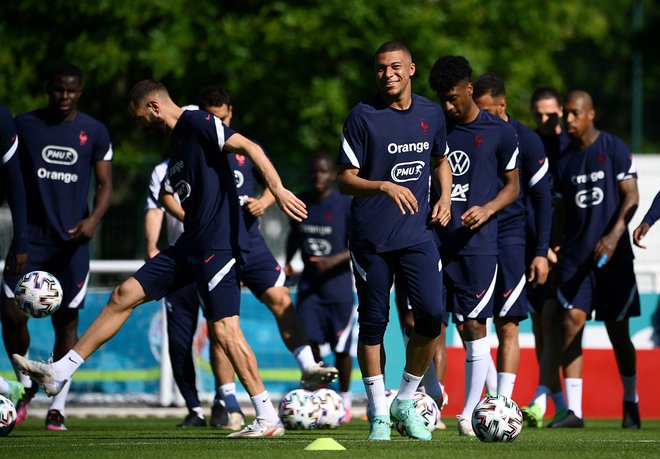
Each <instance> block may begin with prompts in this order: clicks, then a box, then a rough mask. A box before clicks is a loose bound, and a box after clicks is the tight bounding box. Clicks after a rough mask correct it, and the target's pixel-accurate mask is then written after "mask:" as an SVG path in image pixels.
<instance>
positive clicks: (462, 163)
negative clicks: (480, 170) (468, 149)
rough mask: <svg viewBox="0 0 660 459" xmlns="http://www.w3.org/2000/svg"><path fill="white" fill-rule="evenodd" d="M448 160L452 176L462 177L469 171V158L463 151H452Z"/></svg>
mask: <svg viewBox="0 0 660 459" xmlns="http://www.w3.org/2000/svg"><path fill="white" fill-rule="evenodd" d="M448 160H449V166H450V167H451V174H452V175H456V176H458V175H463V174H465V173H466V172H467V171H468V170H470V157H469V156H468V155H467V153H465V152H464V151H461V150H456V151H452V152H451V153H449V158H448Z"/></svg>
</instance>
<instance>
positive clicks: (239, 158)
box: [228, 153, 262, 238]
mask: <svg viewBox="0 0 660 459" xmlns="http://www.w3.org/2000/svg"><path fill="white" fill-rule="evenodd" d="M228 156H229V165H230V166H231V168H232V170H233V171H234V181H235V183H236V191H237V192H238V200H239V203H240V206H241V208H242V207H243V206H244V205H245V204H246V200H247V198H252V197H254V195H255V183H261V182H262V178H261V175H259V172H258V171H257V169H256V168H255V167H254V163H253V162H252V161H251V160H250V158H248V157H247V156H245V155H240V154H235V153H229V154H228ZM243 218H244V219H245V227H246V229H247V231H248V233H249V235H250V238H255V237H257V238H261V237H262V236H261V233H260V232H259V219H258V218H256V217H254V216H253V215H252V214H250V212H248V211H246V210H243Z"/></svg>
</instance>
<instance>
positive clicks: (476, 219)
mask: <svg viewBox="0 0 660 459" xmlns="http://www.w3.org/2000/svg"><path fill="white" fill-rule="evenodd" d="M501 177H502V180H503V181H504V186H503V187H502V188H501V189H500V191H499V192H498V193H497V195H496V196H495V198H494V199H493V200H492V201H489V202H487V203H486V204H484V205H483V206H472V207H470V208H469V209H468V210H467V211H466V212H465V213H464V214H463V215H461V222H462V223H463V226H467V227H468V228H470V229H471V230H475V229H477V228H479V227H480V226H482V225H483V224H484V223H486V222H487V221H488V220H489V219H490V218H491V217H492V216H493V215H495V214H496V213H497V212H499V211H500V210H502V209H504V208H505V207H506V206H508V205H509V204H511V203H512V202H513V201H515V200H516V198H517V197H518V193H519V192H520V179H519V177H518V168H517V167H516V168H515V169H511V170H506V171H503V172H502V173H501Z"/></svg>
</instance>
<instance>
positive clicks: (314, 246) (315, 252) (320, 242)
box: [303, 238, 332, 257]
mask: <svg viewBox="0 0 660 459" xmlns="http://www.w3.org/2000/svg"><path fill="white" fill-rule="evenodd" d="M303 245H304V247H303V248H304V250H305V253H307V254H309V255H311V256H314V257H324V256H326V255H330V253H331V252H332V244H330V242H329V241H327V240H325V239H316V238H307V239H305V241H304V244H303Z"/></svg>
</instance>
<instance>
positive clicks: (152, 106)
mask: <svg viewBox="0 0 660 459" xmlns="http://www.w3.org/2000/svg"><path fill="white" fill-rule="evenodd" d="M147 108H148V109H149V110H151V112H152V113H153V114H154V115H158V114H160V104H159V103H158V101H157V100H155V99H152V100H150V101H149V102H147Z"/></svg>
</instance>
